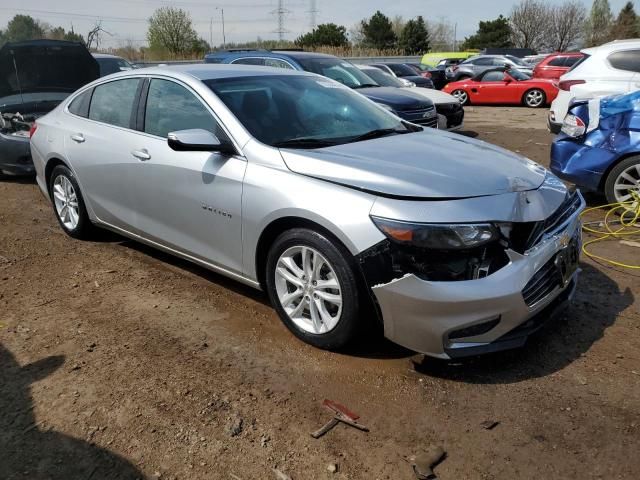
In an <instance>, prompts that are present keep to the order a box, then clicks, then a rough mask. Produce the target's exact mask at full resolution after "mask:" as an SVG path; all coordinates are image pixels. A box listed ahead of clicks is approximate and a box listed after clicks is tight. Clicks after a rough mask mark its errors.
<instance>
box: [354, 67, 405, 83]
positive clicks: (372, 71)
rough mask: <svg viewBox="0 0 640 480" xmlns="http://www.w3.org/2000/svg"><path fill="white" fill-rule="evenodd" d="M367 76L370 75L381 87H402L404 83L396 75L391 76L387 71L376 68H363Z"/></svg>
mask: <svg viewBox="0 0 640 480" xmlns="http://www.w3.org/2000/svg"><path fill="white" fill-rule="evenodd" d="M364 72H365V73H366V74H367V76H369V77H371V78H372V79H373V80H375V82H376V83H377V84H378V85H380V86H383V87H404V86H405V84H404V83H402V82H401V81H400V80H398V79H397V78H396V77H392V76H391V75H389V74H388V73H384V72H383V71H382V70H378V69H377V68H367V69H366V70H364Z"/></svg>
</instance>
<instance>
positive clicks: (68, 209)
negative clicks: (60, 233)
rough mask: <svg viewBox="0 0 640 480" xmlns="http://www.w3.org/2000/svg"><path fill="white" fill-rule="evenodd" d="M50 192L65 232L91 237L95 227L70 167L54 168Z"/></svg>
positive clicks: (85, 237)
mask: <svg viewBox="0 0 640 480" xmlns="http://www.w3.org/2000/svg"><path fill="white" fill-rule="evenodd" d="M49 193H50V195H51V201H52V204H53V211H54V212H55V214H56V218H57V219H58V223H59V224H60V226H61V227H62V229H63V230H64V231H65V233H66V234H67V235H69V236H71V237H73V238H78V239H87V238H90V237H91V236H92V234H93V233H94V230H95V227H94V226H93V224H92V223H91V220H89V215H88V214H87V209H86V207H85V204H84V200H83V198H82V194H81V193H80V186H79V185H78V182H77V180H76V177H75V175H74V174H73V172H72V171H71V170H70V169H69V168H68V167H66V166H64V165H58V166H57V167H55V168H54V169H53V172H52V173H51V178H50V179H49Z"/></svg>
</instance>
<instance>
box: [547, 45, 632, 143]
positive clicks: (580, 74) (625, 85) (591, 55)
mask: <svg viewBox="0 0 640 480" xmlns="http://www.w3.org/2000/svg"><path fill="white" fill-rule="evenodd" d="M581 51H582V53H584V55H585V56H584V58H583V59H582V60H580V61H579V62H577V63H576V64H575V65H574V66H573V68H571V70H569V71H568V72H567V73H565V74H564V75H562V76H561V77H560V81H559V84H558V88H559V90H560V91H559V92H558V96H557V97H556V99H555V100H554V101H553V103H552V104H551V109H550V110H549V117H548V125H549V130H550V131H551V132H552V133H558V132H560V129H561V128H562V122H563V121H564V117H565V116H566V115H567V111H568V110H569V105H570V104H571V100H573V99H574V98H580V99H589V98H597V97H603V96H607V95H614V94H620V93H628V92H632V91H634V90H638V89H640V39H631V40H616V41H613V42H609V43H605V44H604V45H601V46H599V47H593V48H586V49H584V50H581Z"/></svg>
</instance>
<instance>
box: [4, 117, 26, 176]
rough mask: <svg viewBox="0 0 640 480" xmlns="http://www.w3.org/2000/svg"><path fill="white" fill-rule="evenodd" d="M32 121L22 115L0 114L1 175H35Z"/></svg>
mask: <svg viewBox="0 0 640 480" xmlns="http://www.w3.org/2000/svg"><path fill="white" fill-rule="evenodd" d="M30 126H31V121H30V119H29V118H27V119H25V118H24V117H23V116H22V115H20V114H10V113H1V114H0V174H4V175H33V174H34V173H35V169H34V167H33V162H32V160H31V153H30V149H29V128H30Z"/></svg>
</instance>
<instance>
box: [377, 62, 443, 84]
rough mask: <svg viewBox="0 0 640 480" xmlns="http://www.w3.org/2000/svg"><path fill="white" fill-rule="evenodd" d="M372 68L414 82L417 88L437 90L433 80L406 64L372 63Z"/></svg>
mask: <svg viewBox="0 0 640 480" xmlns="http://www.w3.org/2000/svg"><path fill="white" fill-rule="evenodd" d="M371 66H372V67H376V68H378V69H380V70H382V71H383V72H385V73H388V74H390V75H393V76H394V77H397V78H401V79H403V80H407V81H409V82H413V83H415V84H416V87H423V88H435V87H434V85H433V82H432V81H431V79H429V78H425V77H423V76H422V75H420V74H418V73H417V72H416V71H415V70H414V69H413V68H412V67H410V66H409V65H406V64H404V63H372V64H371Z"/></svg>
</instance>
